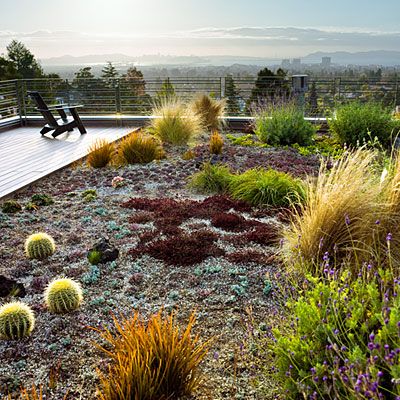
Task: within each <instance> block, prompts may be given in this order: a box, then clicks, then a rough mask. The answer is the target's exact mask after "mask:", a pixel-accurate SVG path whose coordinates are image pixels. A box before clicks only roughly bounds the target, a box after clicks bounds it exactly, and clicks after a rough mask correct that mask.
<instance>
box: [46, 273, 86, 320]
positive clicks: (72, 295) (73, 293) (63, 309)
mask: <svg viewBox="0 0 400 400" xmlns="http://www.w3.org/2000/svg"><path fill="white" fill-rule="evenodd" d="M44 296H45V301H46V305H47V307H48V308H49V310H50V311H51V312H54V313H58V314H63V313H67V312H71V311H74V310H76V309H77V308H78V307H79V306H80V305H81V303H82V300H83V296H82V289H81V285H80V284H79V283H78V282H75V281H73V280H72V279H68V278H61V279H55V280H53V281H52V282H50V283H49V285H48V286H47V289H46V291H45V294H44Z"/></svg>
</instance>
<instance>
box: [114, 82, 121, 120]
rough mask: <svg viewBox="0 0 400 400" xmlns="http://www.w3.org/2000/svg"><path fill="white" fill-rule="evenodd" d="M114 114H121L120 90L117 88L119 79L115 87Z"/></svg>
mask: <svg viewBox="0 0 400 400" xmlns="http://www.w3.org/2000/svg"><path fill="white" fill-rule="evenodd" d="M115 112H116V113H117V114H121V88H120V86H119V79H118V80H117V82H116V85H115Z"/></svg>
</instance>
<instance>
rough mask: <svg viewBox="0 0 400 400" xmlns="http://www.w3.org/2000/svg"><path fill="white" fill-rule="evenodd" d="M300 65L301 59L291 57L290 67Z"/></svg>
mask: <svg viewBox="0 0 400 400" xmlns="http://www.w3.org/2000/svg"><path fill="white" fill-rule="evenodd" d="M300 66H301V59H300V58H293V60H292V67H293V68H299V67H300Z"/></svg>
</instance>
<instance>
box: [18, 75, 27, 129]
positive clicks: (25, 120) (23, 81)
mask: <svg viewBox="0 0 400 400" xmlns="http://www.w3.org/2000/svg"><path fill="white" fill-rule="evenodd" d="M20 82H21V85H20V86H21V87H20V89H21V99H22V108H23V111H24V124H25V125H27V122H28V121H27V118H26V100H25V93H26V82H25V80H21V81H20Z"/></svg>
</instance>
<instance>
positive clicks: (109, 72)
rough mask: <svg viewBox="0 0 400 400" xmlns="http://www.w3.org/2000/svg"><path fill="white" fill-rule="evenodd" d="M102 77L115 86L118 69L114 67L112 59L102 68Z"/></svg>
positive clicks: (108, 83)
mask: <svg viewBox="0 0 400 400" xmlns="http://www.w3.org/2000/svg"><path fill="white" fill-rule="evenodd" d="M101 78H102V79H103V81H104V82H105V83H106V85H107V86H109V87H113V86H114V85H115V84H116V81H117V78H118V71H117V69H116V68H115V67H114V65H112V62H111V61H107V64H106V65H105V67H104V68H103V69H102V70H101Z"/></svg>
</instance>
